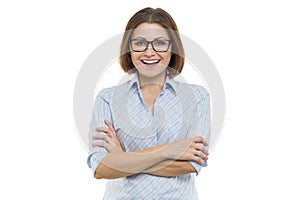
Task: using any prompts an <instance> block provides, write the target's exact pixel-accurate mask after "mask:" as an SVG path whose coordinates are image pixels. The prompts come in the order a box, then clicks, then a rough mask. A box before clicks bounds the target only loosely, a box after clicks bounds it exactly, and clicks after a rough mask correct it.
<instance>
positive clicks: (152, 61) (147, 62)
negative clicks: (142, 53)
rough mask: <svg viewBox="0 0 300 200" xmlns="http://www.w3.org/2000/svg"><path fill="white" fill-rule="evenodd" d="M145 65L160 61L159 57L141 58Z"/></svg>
mask: <svg viewBox="0 0 300 200" xmlns="http://www.w3.org/2000/svg"><path fill="white" fill-rule="evenodd" d="M141 61H142V63H144V64H145V65H155V64H157V63H159V62H160V59H151V60H141Z"/></svg>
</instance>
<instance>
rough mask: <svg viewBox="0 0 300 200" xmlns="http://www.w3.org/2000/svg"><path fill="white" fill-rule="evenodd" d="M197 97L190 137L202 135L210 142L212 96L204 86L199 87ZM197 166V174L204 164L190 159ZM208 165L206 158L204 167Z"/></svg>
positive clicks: (189, 132)
mask: <svg viewBox="0 0 300 200" xmlns="http://www.w3.org/2000/svg"><path fill="white" fill-rule="evenodd" d="M195 96H196V98H197V105H196V111H195V113H194V116H193V118H192V123H191V127H190V129H189V131H188V137H195V136H201V137H203V138H204V139H205V140H206V141H207V142H208V143H209V139H210V121H211V120H210V117H211V114H210V97H209V93H207V92H206V90H205V89H204V88H202V87H199V88H197V90H196V92H195ZM189 162H190V164H191V165H192V166H193V167H194V168H195V170H196V172H197V173H196V174H197V175H198V173H199V172H200V170H201V168H202V166H201V165H200V164H198V163H197V162H195V161H189ZM206 166H207V161H206V160H204V167H206Z"/></svg>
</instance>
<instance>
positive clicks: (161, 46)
mask: <svg viewBox="0 0 300 200" xmlns="http://www.w3.org/2000/svg"><path fill="white" fill-rule="evenodd" d="M169 43H170V42H169V41H168V40H154V41H153V42H152V44H153V47H154V49H155V51H167V50H168V48H169Z"/></svg>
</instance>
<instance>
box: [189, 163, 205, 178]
mask: <svg viewBox="0 0 300 200" xmlns="http://www.w3.org/2000/svg"><path fill="white" fill-rule="evenodd" d="M189 163H190V164H191V165H192V166H193V167H194V169H195V170H196V176H198V174H199V172H200V170H201V169H202V167H207V160H204V165H203V166H201V165H200V164H199V163H197V162H196V161H193V160H190V161H189Z"/></svg>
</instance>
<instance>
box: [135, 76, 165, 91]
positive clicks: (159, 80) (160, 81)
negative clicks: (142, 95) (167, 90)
mask: <svg viewBox="0 0 300 200" xmlns="http://www.w3.org/2000/svg"><path fill="white" fill-rule="evenodd" d="M165 80H166V73H162V74H161V75H160V76H156V77H145V76H143V75H141V74H139V83H140V88H141V89H150V90H162V88H163V85H164V83H165Z"/></svg>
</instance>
